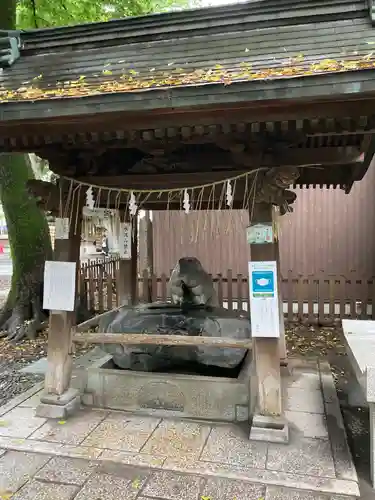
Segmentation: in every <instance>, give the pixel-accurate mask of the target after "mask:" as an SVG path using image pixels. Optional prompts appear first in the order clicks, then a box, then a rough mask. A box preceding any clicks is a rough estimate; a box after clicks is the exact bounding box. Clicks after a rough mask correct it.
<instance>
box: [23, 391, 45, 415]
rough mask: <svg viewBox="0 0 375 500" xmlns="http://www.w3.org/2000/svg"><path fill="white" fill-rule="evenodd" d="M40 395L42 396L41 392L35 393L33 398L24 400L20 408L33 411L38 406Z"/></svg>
mask: <svg viewBox="0 0 375 500" xmlns="http://www.w3.org/2000/svg"><path fill="white" fill-rule="evenodd" d="M42 394H43V391H39V392H37V393H36V394H34V396H31V398H29V399H26V400H25V401H23V402H22V403H21V404H20V406H21V407H26V408H34V410H35V409H36V407H37V406H38V405H39V404H40V396H41V395H42Z"/></svg>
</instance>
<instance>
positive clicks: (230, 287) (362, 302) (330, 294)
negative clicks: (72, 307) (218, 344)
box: [80, 259, 375, 323]
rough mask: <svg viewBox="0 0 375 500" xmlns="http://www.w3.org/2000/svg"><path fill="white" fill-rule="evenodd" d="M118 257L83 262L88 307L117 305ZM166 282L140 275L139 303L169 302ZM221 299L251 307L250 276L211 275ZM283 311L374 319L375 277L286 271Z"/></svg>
mask: <svg viewBox="0 0 375 500" xmlns="http://www.w3.org/2000/svg"><path fill="white" fill-rule="evenodd" d="M117 273H118V260H117V259H105V260H103V259H98V260H97V261H91V262H90V261H89V262H87V263H84V264H82V265H81V275H80V291H81V297H83V300H84V301H86V304H87V306H88V307H89V309H90V310H93V311H95V312H98V313H102V312H104V311H106V310H109V309H111V308H113V307H116V306H118V303H117V294H116V278H117ZM168 280H169V277H168V276H167V275H165V274H162V275H161V276H155V275H153V276H149V275H148V273H147V271H146V270H145V271H143V273H142V275H141V276H139V280H138V282H139V291H138V296H139V298H140V301H141V302H148V301H149V300H150V299H151V300H152V301H156V300H162V301H167V300H168V299H169V297H168ZM213 282H214V286H215V289H216V292H217V295H218V299H219V303H220V304H222V306H223V307H225V308H227V309H229V310H240V311H242V312H247V311H248V310H249V287H248V277H247V276H245V275H242V274H238V275H235V276H234V275H232V271H231V270H228V271H227V273H226V275H217V276H213ZM281 292H282V297H283V311H284V315H285V318H286V319H287V320H288V321H307V322H311V323H316V322H318V321H321V322H324V323H327V322H332V321H335V320H339V319H343V318H358V319H375V307H373V304H375V277H372V278H364V277H363V276H360V275H357V274H356V273H354V272H352V273H348V275H346V276H342V275H340V276H334V275H328V274H325V273H321V274H319V275H311V276H301V275H296V274H294V273H293V272H290V273H289V274H288V276H284V277H283V279H282V284H281Z"/></svg>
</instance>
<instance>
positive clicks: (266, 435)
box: [249, 203, 288, 442]
mask: <svg viewBox="0 0 375 500" xmlns="http://www.w3.org/2000/svg"><path fill="white" fill-rule="evenodd" d="M273 220H274V210H273V207H272V205H270V204H263V203H259V204H258V203H257V204H255V206H254V210H253V213H252V214H251V220H250V222H251V223H252V224H267V223H272V222H273ZM250 253H251V257H250V258H251V261H253V262H254V261H256V262H259V261H277V260H278V256H277V253H278V245H277V244H276V242H275V241H274V242H273V243H265V244H253V245H251V247H250ZM249 279H251V276H250V277H249ZM253 361H254V364H255V372H256V390H257V398H256V401H257V404H256V410H255V411H256V414H255V416H254V418H253V426H252V430H251V433H250V438H251V439H255V440H266V441H281V442H285V441H287V439H288V431H287V428H285V425H284V424H283V423H281V421H282V420H281V417H282V402H281V374H280V350H279V338H259V337H258V338H253Z"/></svg>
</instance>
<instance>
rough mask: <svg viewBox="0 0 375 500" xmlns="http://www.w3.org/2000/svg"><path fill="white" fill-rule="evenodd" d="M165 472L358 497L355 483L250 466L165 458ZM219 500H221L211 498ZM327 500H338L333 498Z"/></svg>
mask: <svg viewBox="0 0 375 500" xmlns="http://www.w3.org/2000/svg"><path fill="white" fill-rule="evenodd" d="M163 469H164V470H168V471H174V472H176V473H182V474H186V473H189V474H198V475H206V476H215V477H225V478H228V479H238V480H240V481H245V482H248V483H261V484H278V485H283V486H285V487H288V488H292V489H304V490H305V491H306V490H307V491H318V492H322V491H324V492H325V493H329V494H337V495H339V494H341V495H343V494H345V495H347V497H348V498H345V499H344V498H343V499H341V498H340V500H354V499H352V498H351V496H353V497H359V496H360V493H359V488H358V483H357V482H355V481H347V480H340V479H333V478H326V477H323V478H322V477H319V476H307V475H304V474H300V473H298V474H291V473H286V472H282V471H274V470H267V469H254V468H252V467H241V466H235V465H228V464H218V463H213V462H203V461H200V460H197V461H195V462H188V461H186V460H185V461H179V462H177V461H174V460H172V459H169V460H168V459H167V460H166V462H165V464H164V465H163ZM211 500H220V499H213V498H212V499H211ZM330 500H339V497H338V498H337V499H336V498H335V497H333V498H331V499H330Z"/></svg>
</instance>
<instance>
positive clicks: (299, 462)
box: [0, 363, 359, 500]
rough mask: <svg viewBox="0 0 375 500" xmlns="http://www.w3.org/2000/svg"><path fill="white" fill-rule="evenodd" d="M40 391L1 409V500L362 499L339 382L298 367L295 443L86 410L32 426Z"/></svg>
mask: <svg viewBox="0 0 375 500" xmlns="http://www.w3.org/2000/svg"><path fill="white" fill-rule="evenodd" d="M40 390H41V386H36V387H35V388H34V389H33V390H30V391H28V393H25V394H24V395H22V396H19V397H17V398H15V399H14V400H12V401H11V402H9V403H8V404H7V405H5V406H4V407H3V408H0V455H2V456H1V458H0V499H4V500H5V499H10V498H12V500H28V499H30V500H34V499H35V500H44V499H45V500H47V499H50V500H60V499H61V500H70V499H76V500H86V499H87V500H89V499H90V500H112V499H114V500H133V499H134V500H147V499H164V500H200V499H203V500H299V499H301V500H345V499H346V500H349V499H353V498H354V497H358V496H359V491H358V482H357V475H356V472H355V469H354V465H353V463H352V460H351V456H350V452H349V450H348V447H347V444H346V439H345V431H344V427H343V423H342V420H341V413H340V409H339V407H338V401H337V396H336V391H335V388H334V385H333V380H332V375H331V372H330V370H329V367H327V366H326V365H325V364H321V366H320V369H319V368H318V365H317V364H316V363H315V364H314V363H311V365H309V367H307V368H306V365H305V366H304V367H303V369H299V367H298V365H295V366H294V368H293V372H292V375H291V376H290V377H289V379H288V383H287V385H286V387H285V395H284V396H285V401H286V416H287V418H288V419H289V422H290V425H291V440H290V443H289V444H288V445H285V444H267V443H262V442H250V441H249V440H248V433H249V429H248V428H243V427H240V426H236V425H232V424H219V423H207V422H201V421H200V422H199V421H188V420H179V419H167V418H158V417H156V416H145V415H140V414H137V415H136V414H131V413H125V412H116V411H106V410H97V409H88V408H83V409H82V410H81V412H80V413H79V414H78V415H76V416H74V417H71V418H69V420H67V421H60V422H58V421H51V420H49V421H47V420H46V419H44V418H39V417H35V415H34V410H35V407H36V405H37V404H38V402H39V397H40Z"/></svg>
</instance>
